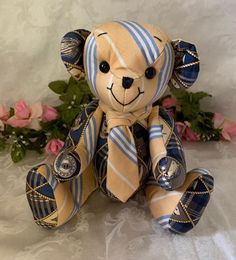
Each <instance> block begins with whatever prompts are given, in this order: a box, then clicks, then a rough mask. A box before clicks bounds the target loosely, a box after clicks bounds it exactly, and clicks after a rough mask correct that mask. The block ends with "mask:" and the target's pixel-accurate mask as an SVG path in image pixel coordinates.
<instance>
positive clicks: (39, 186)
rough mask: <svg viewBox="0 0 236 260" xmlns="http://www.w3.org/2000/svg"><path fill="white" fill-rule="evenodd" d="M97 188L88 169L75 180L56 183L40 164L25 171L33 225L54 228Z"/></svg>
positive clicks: (46, 168)
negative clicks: (34, 223) (27, 171)
mask: <svg viewBox="0 0 236 260" xmlns="http://www.w3.org/2000/svg"><path fill="white" fill-rule="evenodd" d="M96 188H97V182H96V180H95V177H94V172H93V171H92V169H90V167H88V169H87V170H86V171H85V172H84V173H82V174H81V175H80V176H79V177H78V178H76V179H73V180H71V181H67V182H58V180H57V179H56V178H55V176H54V175H53V174H52V171H51V168H50V167H49V166H48V165H46V164H43V165H40V166H37V167H35V168H33V169H32V170H30V171H29V173H28V175H27V179H26V195H27V199H28V202H29V205H30V208H31V210H32V213H33V217H34V220H35V222H36V224H38V225H40V226H43V227H46V228H55V227H59V226H61V225H63V224H64V223H66V222H67V221H69V220H70V219H71V218H72V217H73V216H74V215H75V214H76V213H77V212H78V210H79V209H80V207H81V206H82V205H83V204H84V202H85V201H86V199H87V198H88V196H89V195H90V194H91V193H92V192H93V191H94V190H95V189H96Z"/></svg>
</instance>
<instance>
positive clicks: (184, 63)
mask: <svg viewBox="0 0 236 260" xmlns="http://www.w3.org/2000/svg"><path fill="white" fill-rule="evenodd" d="M171 44H172V47H173V49H174V53H175V64H174V70H173V74H172V77H171V79H170V81H169V86H170V87H174V88H184V89H188V88H189V87H191V86H192V85H193V83H194V82H195V81H196V79H197V76H198V73H199V70H200V66H199V63H200V61H199V57H198V53H197V50H196V47H195V45H194V44H192V43H189V42H185V41H182V40H175V41H172V42H171Z"/></svg>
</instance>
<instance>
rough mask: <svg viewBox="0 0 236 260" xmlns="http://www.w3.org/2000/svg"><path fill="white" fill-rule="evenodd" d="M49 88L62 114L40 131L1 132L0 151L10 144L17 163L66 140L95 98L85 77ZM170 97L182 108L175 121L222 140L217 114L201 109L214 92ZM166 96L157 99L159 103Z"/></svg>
mask: <svg viewBox="0 0 236 260" xmlns="http://www.w3.org/2000/svg"><path fill="white" fill-rule="evenodd" d="M48 87H49V89H51V90H52V91H53V92H54V93H56V94H57V95H58V98H59V100H60V101H61V104H59V105H58V106H56V107H55V109H56V110H57V112H58V115H59V116H58V118H57V119H56V120H53V121H50V122H42V121H41V122H40V125H41V129H40V130H37V131H36V130H32V129H29V128H14V127H11V126H10V125H7V124H5V125H4V129H3V130H2V131H1V132H0V151H2V150H4V149H5V148H6V146H10V148H11V158H12V160H13V162H15V163H16V162H19V161H20V160H22V159H23V158H24V157H25V155H26V151H27V150H34V151H36V152H38V153H42V152H43V151H44V148H45V146H46V144H47V142H48V141H49V140H51V139H60V140H65V139H66V136H67V134H68V132H69V130H70V128H71V125H72V124H73V121H74V120H75V118H76V117H77V116H78V114H79V113H80V112H81V110H82V109H83V107H84V105H85V104H88V103H89V102H90V101H92V99H93V98H94V97H93V95H92V93H91V92H90V89H89V87H88V84H87V81H86V80H85V79H80V80H79V81H77V80H75V79H74V78H72V77H71V78H70V79H69V80H68V81H67V82H66V81H63V80H57V81H53V82H51V83H49V85H48ZM171 96H173V97H175V98H176V99H177V103H178V106H180V109H177V108H176V109H175V111H174V114H175V120H176V121H180V122H184V121H188V122H190V124H191V129H192V131H194V132H195V133H198V134H199V135H200V137H201V140H203V141H208V140H219V139H220V134H221V129H215V128H214V125H213V120H212V119H213V115H214V114H213V113H211V112H204V111H202V110H201V106H200V101H201V100H202V99H203V98H206V97H211V95H209V94H208V93H205V92H196V93H192V92H186V91H179V90H172V92H171ZM171 96H170V97H171ZM164 98H165V97H164ZM164 98H163V99H164ZM163 99H161V100H159V101H158V104H159V105H161V102H162V100H163ZM13 115H14V109H13V108H12V107H11V108H10V109H9V116H10V117H11V116H13Z"/></svg>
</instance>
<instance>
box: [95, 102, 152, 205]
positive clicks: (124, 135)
mask: <svg viewBox="0 0 236 260" xmlns="http://www.w3.org/2000/svg"><path fill="white" fill-rule="evenodd" d="M99 106H100V107H101V109H102V110H103V111H104V112H105V113H106V120H107V131H108V140H107V142H108V159H107V183H106V186H107V189H108V190H109V191H110V192H111V193H112V194H113V195H114V196H116V197H117V198H118V199H119V200H121V201H122V202H126V201H127V200H128V199H129V198H130V197H131V196H132V194H133V193H134V192H135V191H136V190H137V189H138V187H139V184H140V183H139V181H140V179H139V168H138V156H137V150H136V146H135V141H134V137H133V134H132V132H131V130H130V126H132V125H133V124H134V123H135V122H140V123H141V124H142V125H144V126H145V127H147V120H146V119H147V118H148V116H149V114H150V112H151V109H152V107H151V106H149V107H146V108H145V109H142V110H139V111H136V112H134V113H131V112H130V113H123V112H117V111H114V110H111V109H110V108H108V107H107V106H106V105H104V104H102V103H101V102H100V103H99Z"/></svg>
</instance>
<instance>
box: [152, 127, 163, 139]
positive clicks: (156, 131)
mask: <svg viewBox="0 0 236 260" xmlns="http://www.w3.org/2000/svg"><path fill="white" fill-rule="evenodd" d="M162 129H163V126H162V125H152V126H151V127H150V128H149V140H152V139H154V138H162Z"/></svg>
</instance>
